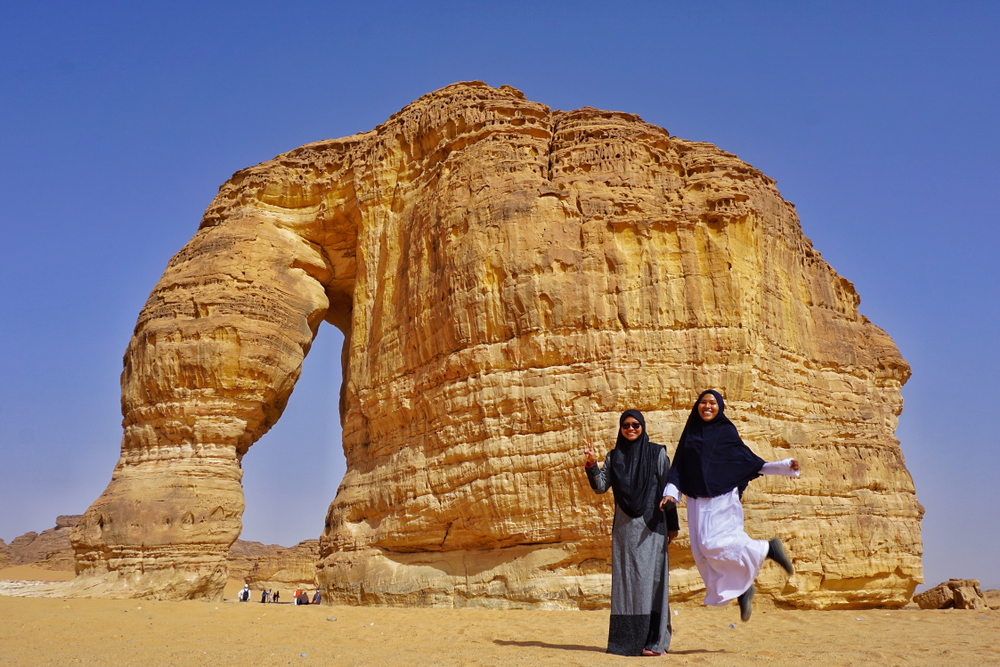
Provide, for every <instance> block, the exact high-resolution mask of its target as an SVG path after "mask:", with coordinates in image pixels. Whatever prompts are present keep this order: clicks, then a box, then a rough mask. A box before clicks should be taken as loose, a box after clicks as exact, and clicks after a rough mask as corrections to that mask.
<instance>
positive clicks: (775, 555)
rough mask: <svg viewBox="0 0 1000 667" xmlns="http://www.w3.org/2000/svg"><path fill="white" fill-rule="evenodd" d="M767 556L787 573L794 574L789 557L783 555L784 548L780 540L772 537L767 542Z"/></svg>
mask: <svg viewBox="0 0 1000 667" xmlns="http://www.w3.org/2000/svg"><path fill="white" fill-rule="evenodd" d="M767 557H768V558H770V559H771V560H773V561H774V562H775V563H777V564H778V565H780V566H781V567H783V568H784V569H785V572H787V573H788V574H795V568H794V567H792V561H791V559H790V558H789V557H788V556H786V555H785V550H784V548H782V546H781V540H779V539H778V538H777V537H772V538H771V539H770V540H769V541H768V543H767Z"/></svg>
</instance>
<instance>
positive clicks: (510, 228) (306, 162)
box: [74, 82, 922, 607]
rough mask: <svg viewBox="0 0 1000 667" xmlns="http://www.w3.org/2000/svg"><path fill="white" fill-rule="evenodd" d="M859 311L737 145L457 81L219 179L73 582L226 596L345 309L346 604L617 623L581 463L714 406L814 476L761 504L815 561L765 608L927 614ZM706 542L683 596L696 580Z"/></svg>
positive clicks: (762, 486)
mask: <svg viewBox="0 0 1000 667" xmlns="http://www.w3.org/2000/svg"><path fill="white" fill-rule="evenodd" d="M858 303H859V298H858V296H857V294H856V293H855V291H854V289H853V286H852V285H851V284H850V283H849V282H848V281H846V280H844V279H843V278H841V277H840V276H838V275H837V274H836V273H835V272H834V270H833V269H832V268H831V267H830V266H829V265H828V264H827V263H826V262H825V261H823V259H822V258H821V257H820V255H819V253H817V252H815V251H814V250H813V249H812V247H811V244H810V243H809V241H808V239H806V238H805V237H804V236H803V235H802V232H801V228H800V225H799V221H798V218H797V216H796V214H795V211H794V207H793V206H792V205H791V204H789V203H787V202H785V201H784V200H782V199H781V197H780V195H779V194H778V191H777V190H776V188H775V184H774V181H773V180H771V179H769V178H768V177H766V176H764V175H763V174H761V173H760V172H759V171H757V170H756V169H754V168H752V167H751V166H749V165H747V164H745V163H743V162H741V161H740V160H738V159H737V158H736V157H735V156H733V155H730V154H728V153H725V152H723V151H720V150H719V149H717V148H716V147H714V146H712V145H710V144H704V143H697V142H688V141H684V140H680V139H677V138H676V137H671V136H670V135H669V134H668V133H667V132H666V131H665V130H663V129H662V128H659V127H655V126H652V125H649V124H646V123H644V122H642V121H641V120H640V119H639V118H638V117H636V116H633V115H630V114H624V113H616V112H607V111H599V110H596V109H591V108H584V109H579V110H576V111H570V112H559V111H552V110H550V109H549V108H548V107H546V106H544V105H541V104H537V103H534V102H531V101H528V100H526V99H525V98H524V96H523V95H522V94H521V93H519V92H518V91H516V90H514V89H513V88H510V87H508V86H504V87H501V88H499V89H494V88H490V87H489V86H487V85H485V84H483V83H479V82H474V83H463V84H455V85H453V86H449V87H447V88H444V89H442V90H439V91H437V92H434V93H431V94H429V95H426V96H424V97H422V98H421V99H419V100H417V101H416V102H414V103H413V104H411V105H409V106H408V107H406V108H405V109H403V110H402V111H400V112H399V113H397V114H395V115H394V116H392V117H391V118H390V119H389V120H388V121H386V123H385V124H383V125H381V126H379V127H377V128H376V129H375V130H372V131H371V132H366V133H363V134H357V135H354V136H351V137H346V138H343V139H338V140H332V141H323V142H318V143H314V144H308V145H306V146H303V147H301V148H298V149H296V150H294V151H292V152H290V153H286V154H284V155H281V156H279V157H277V158H275V159H274V160H272V161H270V162H266V163H262V164H260V165H258V166H256V167H252V168H250V169H245V170H243V171H240V172H238V173H237V174H235V175H234V176H233V177H232V178H231V179H230V180H229V181H228V182H227V183H225V184H224V185H223V186H222V187H221V188H220V190H219V194H218V196H217V197H216V198H215V200H214V201H213V202H212V204H211V205H210V206H209V208H208V210H207V211H206V212H205V216H204V218H203V220H202V223H201V226H200V228H199V230H198V232H197V234H196V235H195V237H194V238H193V239H192V240H191V241H190V242H189V243H188V244H187V245H186V246H185V247H184V248H183V249H182V250H181V251H180V252H179V253H178V254H177V255H176V256H174V258H173V259H172V260H171V261H170V263H169V265H168V267H167V269H166V271H165V272H164V275H163V277H162V279H161V280H160V282H159V283H158V284H157V285H156V287H155V288H154V290H153V292H152V294H151V295H150V297H149V300H148V301H147V303H146V305H145V306H144V308H143V310H142V312H141V313H140V315H139V319H138V322H137V324H136V328H135V332H134V334H133V337H132V340H131V342H130V344H129V347H128V351H127V352H126V354H125V360H124V366H125V368H124V371H123V373H122V410H123V415H124V421H123V424H124V435H123V439H122V454H121V458H120V460H119V462H118V464H117V466H116V467H115V471H114V474H113V477H112V481H111V483H110V484H109V485H108V488H107V489H106V490H105V492H104V493H103V494H102V495H101V497H100V498H98V499H97V500H96V501H95V502H94V504H93V505H92V506H91V507H90V508H89V509H88V510H87V512H86V514H85V515H84V517H83V519H82V520H81V522H80V524H79V525H78V526H77V528H76V530H75V533H74V547H75V549H76V553H77V573H78V578H77V582H76V584H75V585H76V586H77V588H78V589H79V590H81V591H83V590H85V591H87V592H88V593H89V594H106V595H115V596H141V597H159V598H212V597H217V596H219V595H221V590H222V587H223V585H224V583H225V579H226V567H225V555H226V552H227V550H228V548H229V546H230V545H231V544H232V542H233V541H234V540H236V538H237V537H238V535H239V533H240V529H241V515H242V511H243V496H242V489H241V486H240V478H241V469H240V461H241V459H242V457H243V456H244V455H245V454H246V453H247V451H248V450H249V449H250V447H251V445H252V444H253V442H254V441H255V440H257V439H258V438H259V437H260V436H261V435H263V434H264V433H265V432H266V431H267V430H268V428H270V426H271V425H272V424H274V423H275V421H276V420H277V419H278V417H279V416H280V415H281V412H282V409H283V408H284V406H285V404H286V402H287V400H288V397H289V395H290V394H291V392H292V388H293V386H294V384H295V381H296V379H297V378H298V375H299V372H300V369H301V364H302V360H303V358H304V357H305V355H306V354H307V352H308V350H309V346H310V344H311V342H312V340H313V337H314V336H315V334H316V331H317V328H318V327H319V325H320V323H321V322H322V321H324V320H326V321H328V322H330V323H332V324H334V325H335V326H337V327H339V328H340V329H341V330H342V331H344V333H345V347H344V352H343V368H344V378H343V385H342V389H341V406H340V408H341V419H342V423H343V433H344V451H345V455H346V459H347V466H348V469H347V475H346V476H345V478H344V481H343V483H342V484H341V487H340V490H339V492H338V494H337V497H336V499H334V501H333V502H332V504H331V505H330V509H329V512H328V515H327V525H326V528H325V530H324V534H323V536H322V538H321V556H322V562H321V563H320V567H319V574H318V576H319V580H320V582H321V586H322V587H323V588H324V589H325V591H326V593H327V596H326V599H333V600H339V601H348V602H353V603H384V604H434V605H456V606H462V605H488V606H542V607H545V606H552V607H566V606H570V607H588V606H600V605H602V604H606V602H607V596H608V587H609V575H608V574H607V572H608V565H607V559H608V558H609V545H608V537H607V536H608V533H609V532H610V525H609V522H610V511H609V503H610V499H609V498H598V497H596V496H594V495H593V494H592V493H591V492H590V491H589V489H588V488H587V486H586V482H585V480H584V476H583V473H582V469H581V467H580V464H579V458H580V456H579V453H578V446H579V442H580V440H581V438H582V437H583V435H584V434H591V435H600V434H606V433H607V432H608V431H609V428H610V429H611V430H613V424H615V423H616V421H615V420H616V418H617V414H618V413H619V412H620V411H621V410H622V409H624V408H626V407H639V408H641V409H642V410H644V411H646V412H647V413H649V414H648V419H649V422H650V423H651V424H655V425H656V426H655V427H654V430H653V435H654V439H658V440H660V441H661V442H664V443H671V444H669V445H668V451H669V452H672V451H673V444H672V443H674V442H675V441H676V437H677V435H678V434H679V428H680V425H681V424H682V423H683V417H684V415H685V414H686V412H687V410H688V409H689V407H690V402H691V401H692V400H693V397H694V396H695V395H696V394H697V392H698V390H699V389H700V388H702V387H706V386H714V387H718V388H721V389H722V390H723V391H724V392H725V394H726V397H727V400H728V402H729V403H730V405H732V408H731V411H732V412H733V413H734V414H735V415H737V416H738V417H739V418H740V419H741V423H740V424H739V426H740V429H741V432H742V433H743V435H744V437H745V438H746V439H747V440H748V441H749V442H751V443H752V445H753V446H754V447H755V448H756V449H757V450H758V451H759V452H760V453H761V454H762V455H763V456H765V457H768V456H772V455H773V456H777V455H785V454H787V453H788V452H795V454H796V455H797V456H799V457H800V458H801V459H803V460H804V462H805V464H806V469H807V471H809V472H807V474H806V475H805V477H804V478H803V479H802V480H800V481H798V482H796V483H795V484H794V485H793V484H791V483H790V482H787V481H785V480H770V479H769V480H767V481H766V482H761V483H758V484H756V485H754V486H752V487H751V490H750V492H748V495H747V499H746V501H747V511H748V527H749V529H750V530H751V532H754V531H756V532H758V533H760V534H762V535H770V534H772V533H773V532H776V526H772V525H768V524H771V523H779V522H780V528H781V533H782V535H783V536H785V538H786V543H787V544H789V548H790V550H791V551H792V552H793V553H794V554H795V555H796V558H797V567H798V569H799V574H797V575H796V577H795V578H793V579H792V580H789V581H788V582H787V583H786V582H785V581H784V579H783V578H779V577H778V576H777V575H776V574H775V575H774V576H773V577H772V578H771V579H769V578H768V577H769V576H770V575H768V574H767V573H765V574H764V575H762V584H763V585H762V590H764V591H766V592H768V593H770V594H771V595H772V596H773V597H775V598H776V599H779V600H783V601H785V602H787V603H789V604H795V605H802V606H821V607H822V606H838V605H864V604H886V603H887V604H903V603H905V601H906V600H907V599H908V597H909V594H910V593H912V590H913V588H914V586H915V585H916V583H917V582H918V581H919V580H920V550H921V548H920V533H919V530H920V528H919V527H920V517H921V514H922V508H921V507H920V505H919V503H918V502H917V499H916V495H915V492H914V488H913V483H912V480H911V478H910V476H909V473H908V472H907V471H906V468H905V466H904V463H903V457H902V453H901V451H900V448H899V444H898V441H897V440H896V439H895V437H894V436H893V432H894V430H895V425H896V422H897V417H898V415H899V414H900V411H901V410H902V399H901V396H900V388H901V386H902V384H903V383H904V382H905V381H906V379H907V378H908V376H909V368H908V366H907V364H906V362H905V361H903V360H902V358H901V357H900V355H899V352H898V351H897V349H896V347H895V345H894V344H893V343H892V341H891V339H890V338H889V337H888V335H886V334H885V333H884V332H883V331H882V330H881V329H879V328H878V327H876V326H874V325H873V324H871V323H870V322H869V321H868V320H867V319H866V318H864V317H863V316H861V315H859V314H858ZM609 424H610V425H612V426H611V427H609ZM684 547H685V543H684V542H683V541H681V543H680V544H679V545H678V548H677V549H676V550H675V552H674V553H672V558H673V559H674V562H675V564H676V565H675V576H674V578H673V582H672V583H673V588H674V591H673V592H674V594H676V595H677V596H678V597H680V598H683V597H685V596H686V597H694V596H695V595H696V591H697V588H698V586H699V580H698V577H697V573H696V571H695V570H694V568H693V563H691V562H690V555H689V553H688V552H687V551H686V549H685V548H684Z"/></svg>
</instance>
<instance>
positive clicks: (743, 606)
mask: <svg viewBox="0 0 1000 667" xmlns="http://www.w3.org/2000/svg"><path fill="white" fill-rule="evenodd" d="M756 592H757V591H756V590H755V589H754V587H753V584H750V588H748V589H746V590H745V591H743V595H741V596H739V597H738V598H736V599H737V600H738V601H739V603H740V620H741V621H743V622H744V623H746V622H747V621H749V620H750V614H752V613H753V607H752V606H751V605H750V601H751V600H753V594H754V593H756Z"/></svg>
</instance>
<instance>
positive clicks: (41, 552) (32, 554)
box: [0, 514, 81, 572]
mask: <svg viewBox="0 0 1000 667" xmlns="http://www.w3.org/2000/svg"><path fill="white" fill-rule="evenodd" d="M80 516H81V515H79V514H73V515H64V516H58V517H56V525H55V527H54V528H49V529H48V530H46V531H44V532H42V533H41V534H39V533H36V532H34V531H31V532H27V533H25V534H24V535H20V536H18V537H15V538H14V539H13V540H12V541H11V543H10V544H8V545H4V546H5V547H6V548H3V547H0V563H2V562H3V561H4V560H6V562H7V565H0V567H13V566H16V565H33V566H35V567H37V568H41V569H43V570H57V571H63V572H73V570H74V568H75V567H76V559H75V558H74V554H73V547H72V545H71V544H70V533H71V532H72V528H73V526H75V525H76V524H77V523H78V522H79V521H80ZM2 544H3V540H0V545H2Z"/></svg>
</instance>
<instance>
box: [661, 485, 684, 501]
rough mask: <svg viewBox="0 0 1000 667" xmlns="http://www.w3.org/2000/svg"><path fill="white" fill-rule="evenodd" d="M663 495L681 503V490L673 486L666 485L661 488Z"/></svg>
mask: <svg viewBox="0 0 1000 667" xmlns="http://www.w3.org/2000/svg"><path fill="white" fill-rule="evenodd" d="M663 495H664V496H670V497H672V498H673V499H674V500H676V501H677V502H680V501H681V490H680V489H678V488H677V487H676V486H674V485H673V484H669V483H668V484H667V485H666V486H665V487H663Z"/></svg>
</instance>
